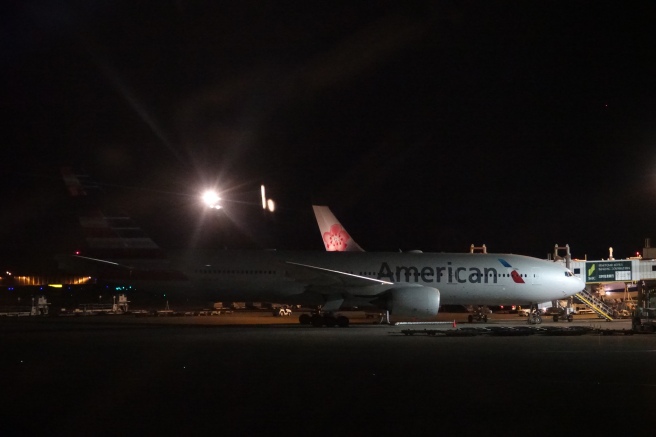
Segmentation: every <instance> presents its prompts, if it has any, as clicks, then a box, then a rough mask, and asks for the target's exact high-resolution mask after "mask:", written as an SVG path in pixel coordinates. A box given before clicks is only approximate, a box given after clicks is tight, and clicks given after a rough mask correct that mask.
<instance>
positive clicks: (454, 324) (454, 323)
mask: <svg viewBox="0 0 656 437" xmlns="http://www.w3.org/2000/svg"><path fill="white" fill-rule="evenodd" d="M453 327H454V328H457V327H458V326H457V325H456V320H455V319H453Z"/></svg>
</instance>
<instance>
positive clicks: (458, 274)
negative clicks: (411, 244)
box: [378, 258, 524, 284]
mask: <svg viewBox="0 0 656 437" xmlns="http://www.w3.org/2000/svg"><path fill="white" fill-rule="evenodd" d="M499 262H500V263H501V265H503V266H504V267H506V269H507V271H508V277H510V278H512V280H513V281H514V282H515V283H517V284H523V283H524V279H523V278H522V276H521V274H520V273H519V272H518V271H517V269H514V268H512V266H511V265H510V264H508V262H506V261H505V260H503V259H501V258H499ZM445 277H446V281H445V282H447V283H459V284H465V283H472V284H490V283H491V284H496V283H497V282H498V278H499V277H500V276H499V272H498V271H497V269H495V268H494V267H485V268H483V269H480V268H478V267H458V266H454V265H452V264H451V262H447V265H446V266H444V267H440V266H435V267H432V266H424V267H416V266H396V267H395V268H394V269H393V268H392V267H390V265H389V264H388V263H386V262H383V263H382V264H381V265H380V269H379V270H378V279H381V280H387V281H390V282H419V281H420V280H421V282H424V283H440V282H442V279H443V278H445Z"/></svg>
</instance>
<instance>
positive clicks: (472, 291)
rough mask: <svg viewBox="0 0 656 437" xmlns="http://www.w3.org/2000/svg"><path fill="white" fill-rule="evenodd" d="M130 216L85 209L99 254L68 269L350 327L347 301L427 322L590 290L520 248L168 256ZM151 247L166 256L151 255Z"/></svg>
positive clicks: (69, 261)
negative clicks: (443, 307)
mask: <svg viewBox="0 0 656 437" xmlns="http://www.w3.org/2000/svg"><path fill="white" fill-rule="evenodd" d="M64 176H65V180H66V183H67V186H68V188H69V192H70V193H71V194H72V195H75V196H78V195H85V194H84V193H85V191H84V189H83V187H81V186H80V185H81V184H80V182H79V180H78V179H77V178H76V176H75V175H73V174H72V172H70V170H68V171H67V172H66V173H65V174H64ZM128 220H129V219H128V218H127V217H107V216H105V215H103V214H102V213H100V212H99V211H96V212H95V213H94V214H93V216H88V217H81V219H80V222H81V224H82V225H83V227H84V228H85V234H86V235H87V242H88V243H89V246H90V251H91V252H90V253H89V254H85V253H80V254H74V255H64V256H60V257H59V262H60V267H62V268H66V269H68V270H73V271H76V272H80V273H83V274H89V275H92V276H95V277H98V278H99V279H102V280H105V281H116V282H122V283H124V284H125V283H129V284H130V285H132V286H134V287H135V288H137V289H141V290H148V289H150V290H158V291H162V292H166V293H167V295H169V296H170V297H171V298H172V299H174V298H176V297H178V298H179V297H184V296H189V295H193V296H195V297H198V296H202V297H204V298H207V299H210V300H213V301H246V302H259V301H262V302H277V303H281V304H301V305H312V306H317V307H321V311H318V312H317V313H316V314H314V315H313V316H312V317H310V316H308V315H305V317H302V318H301V320H300V321H301V323H311V324H313V325H315V326H320V325H328V326H335V325H339V326H347V325H348V323H349V320H348V318H346V317H345V316H343V315H338V314H337V311H338V310H339V309H340V308H341V307H342V306H349V307H352V306H360V307H365V306H374V307H376V308H379V309H381V310H383V311H388V312H389V315H390V316H392V317H393V318H394V319H395V320H398V321H400V320H425V319H431V318H434V317H435V316H436V315H437V313H438V309H439V306H440V303H442V304H451V303H457V304H464V305H467V304H475V305H488V304H489V305H492V304H494V305H501V304H523V305H528V304H532V303H537V302H545V301H550V300H556V299H564V298H567V297H569V296H571V295H574V294H576V293H578V292H579V291H581V289H583V288H584V284H583V283H582V282H581V280H580V279H579V278H577V277H575V276H574V275H573V274H572V273H571V272H570V271H569V270H567V269H566V268H564V267H563V266H562V265H560V264H557V263H554V262H549V261H545V260H540V259H536V258H531V257H527V256H521V255H512V254H469V253H456V254H449V253H418V252H406V253H397V252H377V253H374V252H362V251H354V252H324V251H316V252H311V251H273V250H271V251H256V250H244V251H234V250H224V251H218V252H216V253H215V254H213V255H212V256H210V257H203V258H199V257H196V256H185V257H180V258H166V259H164V258H161V257H159V249H158V248H157V247H153V245H154V243H153V242H152V240H150V239H149V238H145V237H143V236H140V235H139V232H137V231H138V228H135V227H134V226H133V225H131V224H130V223H129V222H128ZM346 244H347V247H348V244H349V243H348V242H347V243H346ZM94 251H95V254H94ZM132 253H135V254H137V256H136V257H134V258H132V257H131V254H132ZM147 253H152V254H153V255H158V256H156V257H151V258H149V259H145V258H147V256H146V255H144V254H147ZM99 255H102V256H99ZM153 258H154V259H153Z"/></svg>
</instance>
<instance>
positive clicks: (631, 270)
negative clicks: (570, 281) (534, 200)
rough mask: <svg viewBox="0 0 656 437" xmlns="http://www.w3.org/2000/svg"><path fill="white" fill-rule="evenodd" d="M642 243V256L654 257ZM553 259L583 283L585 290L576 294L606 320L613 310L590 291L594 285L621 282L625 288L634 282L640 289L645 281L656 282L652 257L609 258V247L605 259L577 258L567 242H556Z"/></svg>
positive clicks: (655, 255)
mask: <svg viewBox="0 0 656 437" xmlns="http://www.w3.org/2000/svg"><path fill="white" fill-rule="evenodd" d="M645 246H646V247H645V249H644V254H645V256H647V255H649V256H650V257H652V256H653V257H656V251H653V250H652V251H651V252H650V250H651V249H650V248H649V244H648V243H646V245H645ZM562 251H564V255H563V254H562V253H563V252H562ZM553 259H554V261H556V262H561V263H563V264H564V265H565V266H566V267H567V268H568V269H570V270H571V271H572V272H573V273H574V275H575V276H578V277H579V278H581V279H582V280H583V281H584V282H585V284H586V289H585V290H583V291H582V292H580V293H578V294H577V295H576V297H577V298H578V299H579V300H580V301H581V302H583V303H584V304H585V305H586V306H587V307H588V308H590V309H591V310H592V311H594V312H595V313H596V314H597V315H599V316H600V317H602V318H604V319H606V320H609V321H610V320H613V318H614V314H616V312H617V311H616V310H615V309H614V308H612V307H611V306H610V305H608V303H607V302H604V301H602V300H601V299H600V298H599V297H597V296H595V295H594V294H593V293H592V292H591V291H590V290H591V289H592V288H593V287H594V286H599V285H607V284H621V285H622V288H625V289H628V285H629V284H637V285H638V288H639V291H640V290H642V289H643V288H644V287H646V285H645V284H647V283H649V282H650V281H656V259H653V258H650V259H647V258H646V257H641V256H638V257H634V258H629V259H621V260H617V259H614V258H613V249H612V248H609V257H608V259H602V260H578V259H572V257H571V253H570V248H569V245H565V246H558V245H557V244H556V246H555V248H554V253H553Z"/></svg>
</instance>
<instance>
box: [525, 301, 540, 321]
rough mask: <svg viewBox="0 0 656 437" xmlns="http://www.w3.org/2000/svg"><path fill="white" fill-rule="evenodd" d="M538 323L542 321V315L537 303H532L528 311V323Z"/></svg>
mask: <svg viewBox="0 0 656 437" xmlns="http://www.w3.org/2000/svg"><path fill="white" fill-rule="evenodd" d="M540 323H542V316H541V315H540V311H539V310H538V304H536V303H532V304H531V307H530V310H529V313H528V324H529V325H539V324H540Z"/></svg>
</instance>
